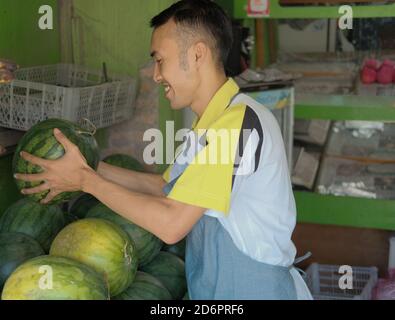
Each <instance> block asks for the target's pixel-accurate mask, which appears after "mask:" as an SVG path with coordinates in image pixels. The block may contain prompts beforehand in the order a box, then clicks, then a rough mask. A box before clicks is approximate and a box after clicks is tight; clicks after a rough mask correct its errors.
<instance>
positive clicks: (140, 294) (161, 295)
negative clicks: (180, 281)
mask: <svg viewBox="0 0 395 320" xmlns="http://www.w3.org/2000/svg"><path fill="white" fill-rule="evenodd" d="M114 300H172V296H171V294H170V292H169V290H167V289H166V287H165V286H164V285H163V283H162V282H160V281H159V280H158V279H156V278H155V277H153V276H151V275H149V274H148V273H144V272H141V271H137V273H136V278H135V279H134V281H133V283H132V285H131V286H130V287H129V288H127V289H126V290H125V291H124V292H122V293H121V294H120V295H118V296H116V297H115V298H114Z"/></svg>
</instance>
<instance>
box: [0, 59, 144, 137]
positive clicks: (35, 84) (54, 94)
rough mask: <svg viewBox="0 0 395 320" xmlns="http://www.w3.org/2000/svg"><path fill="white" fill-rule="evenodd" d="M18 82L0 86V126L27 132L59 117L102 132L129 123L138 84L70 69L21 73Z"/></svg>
mask: <svg viewBox="0 0 395 320" xmlns="http://www.w3.org/2000/svg"><path fill="white" fill-rule="evenodd" d="M15 76H16V80H14V81H12V82H11V83H9V84H4V85H0V126H1V127H6V128H10V129H16V130H25V131H26V130H28V129H30V127H32V126H33V125H34V124H36V123H38V122H40V121H43V120H46V119H49V118H60V119H65V120H70V121H73V122H77V123H78V122H80V121H81V120H82V119H84V118H86V119H89V120H90V121H91V122H92V123H93V124H94V125H95V127H96V128H104V127H108V126H111V125H113V124H116V123H119V122H121V121H124V120H127V119H130V118H131V117H132V115H133V111H134V109H135V101H136V93H137V83H136V80H135V79H133V78H131V77H127V76H117V75H111V74H109V75H108V81H107V82H105V81H104V75H103V73H102V72H101V71H95V70H91V69H88V68H86V67H82V66H77V65H71V64H55V65H48V66H38V67H33V68H24V69H20V70H18V71H17V72H16V73H15Z"/></svg>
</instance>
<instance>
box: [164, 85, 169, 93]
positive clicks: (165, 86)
mask: <svg viewBox="0 0 395 320" xmlns="http://www.w3.org/2000/svg"><path fill="white" fill-rule="evenodd" d="M163 87H164V89H165V92H166V93H169V91H170V86H169V85H168V84H164V85H163Z"/></svg>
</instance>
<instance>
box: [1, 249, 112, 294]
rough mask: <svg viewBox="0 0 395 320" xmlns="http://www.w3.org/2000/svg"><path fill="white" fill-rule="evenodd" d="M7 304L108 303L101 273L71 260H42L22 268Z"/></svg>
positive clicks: (10, 285) (9, 282) (13, 276)
mask: <svg viewBox="0 0 395 320" xmlns="http://www.w3.org/2000/svg"><path fill="white" fill-rule="evenodd" d="M1 298H2V299H3V300H108V299H109V291H108V286H107V283H106V281H105V279H104V277H103V275H101V274H100V273H98V272H96V271H94V270H93V269H92V268H90V267H88V266H86V265H84V264H82V263H80V262H78V261H74V260H71V259H66V258H62V257H51V256H41V257H37V258H34V259H32V260H29V261H27V262H25V263H24V264H22V265H21V266H19V267H18V268H17V269H16V270H15V271H14V272H13V273H12V274H11V276H10V277H9V278H8V280H7V282H6V283H5V286H4V290H3V293H2V297H1Z"/></svg>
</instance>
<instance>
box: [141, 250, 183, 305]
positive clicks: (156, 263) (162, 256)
mask: <svg viewBox="0 0 395 320" xmlns="http://www.w3.org/2000/svg"><path fill="white" fill-rule="evenodd" d="M141 271H143V272H146V273H148V274H150V275H152V276H154V277H155V278H157V279H158V280H159V281H161V282H162V283H163V284H164V285H165V287H166V288H167V289H168V290H169V292H170V293H171V295H172V297H173V299H175V300H180V299H182V298H183V297H184V295H185V292H186V290H187V283H186V278H185V264H184V261H182V260H181V259H180V258H179V257H177V256H175V255H174V254H171V253H169V252H164V251H161V252H159V254H158V255H157V256H156V257H155V259H154V260H153V261H152V262H151V263H149V264H148V265H147V266H145V267H144V268H142V270H141Z"/></svg>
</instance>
